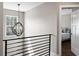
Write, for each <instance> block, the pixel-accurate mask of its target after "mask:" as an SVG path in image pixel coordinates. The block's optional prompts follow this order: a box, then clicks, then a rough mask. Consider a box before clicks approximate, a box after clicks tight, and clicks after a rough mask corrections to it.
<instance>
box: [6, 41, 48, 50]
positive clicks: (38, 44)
mask: <svg viewBox="0 0 79 59" xmlns="http://www.w3.org/2000/svg"><path fill="white" fill-rule="evenodd" d="M47 43H49V42H44V43H41V44H40V43H39V44H36V45H33V46H30V47H35V46H38V45H42V44H47ZM26 45H29V44H22V45H19V46H15V47H10V48H7V49H12V48H17V47H21V46H26Z"/></svg>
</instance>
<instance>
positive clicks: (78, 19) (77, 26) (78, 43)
mask: <svg viewBox="0 0 79 59" xmlns="http://www.w3.org/2000/svg"><path fill="white" fill-rule="evenodd" d="M71 50H72V52H73V53H74V54H75V55H77V56H78V55H79V9H76V10H74V11H73V12H72V14H71Z"/></svg>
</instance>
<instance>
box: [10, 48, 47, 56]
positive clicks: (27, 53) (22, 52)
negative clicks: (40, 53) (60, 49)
mask: <svg viewBox="0 0 79 59" xmlns="http://www.w3.org/2000/svg"><path fill="white" fill-rule="evenodd" d="M43 49H46V47H45V48H43ZM25 52H28V51H23V52H20V53H16V54H13V55H11V56H14V55H17V54H21V53H25ZM31 53H34V51H33V52H31ZM27 54H30V53H27Z"/></svg>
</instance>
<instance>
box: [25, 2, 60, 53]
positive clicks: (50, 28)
mask: <svg viewBox="0 0 79 59" xmlns="http://www.w3.org/2000/svg"><path fill="white" fill-rule="evenodd" d="M57 16H58V6H57V3H44V4H42V5H40V6H38V7H36V8H33V9H31V10H29V11H27V12H26V13H25V36H34V35H40V34H54V35H55V37H53V38H52V48H51V50H52V51H51V52H53V53H52V54H56V52H57V51H56V42H57V41H56V39H57Z"/></svg>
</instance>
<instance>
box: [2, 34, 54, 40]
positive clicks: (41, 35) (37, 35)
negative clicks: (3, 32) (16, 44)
mask: <svg viewBox="0 0 79 59" xmlns="http://www.w3.org/2000/svg"><path fill="white" fill-rule="evenodd" d="M48 35H53V36H55V35H54V34H45V35H36V36H30V37H21V38H14V39H7V41H11V40H16V39H25V38H34V37H42V36H48ZM3 41H6V40H3Z"/></svg>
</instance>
